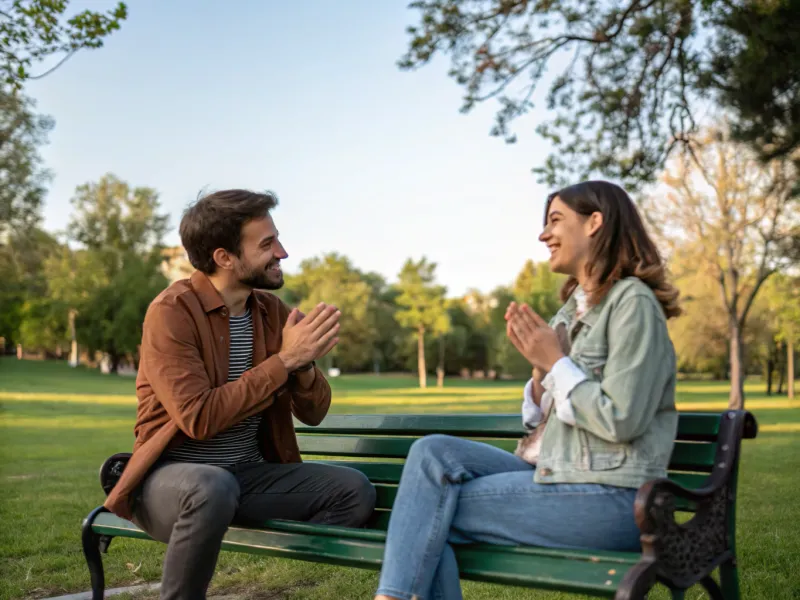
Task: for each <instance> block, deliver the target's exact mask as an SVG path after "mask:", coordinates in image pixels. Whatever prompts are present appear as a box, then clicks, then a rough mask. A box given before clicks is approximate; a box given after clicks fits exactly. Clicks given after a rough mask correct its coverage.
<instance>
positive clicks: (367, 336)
mask: <svg viewBox="0 0 800 600" xmlns="http://www.w3.org/2000/svg"><path fill="white" fill-rule="evenodd" d="M291 288H292V292H294V293H295V294H296V297H297V298H300V299H301V300H300V302H299V304H300V309H301V310H302V311H304V312H306V313H308V312H309V311H310V310H311V309H313V307H314V306H316V305H317V304H319V303H320V302H326V303H329V304H334V305H336V306H337V307H338V308H339V310H341V311H342V316H341V320H340V323H341V330H340V334H339V339H340V342H341V343H340V344H339V345H338V346H337V347H336V348H335V349H334V351H333V352H332V358H333V360H335V362H336V365H337V366H338V367H340V368H342V369H344V370H350V371H357V370H362V369H364V367H365V366H366V365H369V364H370V363H371V362H372V360H373V358H374V355H373V347H374V344H375V341H376V339H377V337H378V332H377V328H376V322H375V318H374V315H373V314H371V312H370V308H371V296H372V287H371V286H370V284H369V283H368V282H367V281H365V279H364V277H363V275H362V274H361V273H360V272H359V271H358V269H356V268H355V267H353V265H352V263H351V262H350V260H349V259H348V258H347V257H345V256H342V255H340V254H337V253H330V254H326V255H324V256H322V257H321V258H316V257H315V258H310V259H307V260H304V261H303V262H301V263H300V272H299V273H298V274H296V275H294V276H292V279H291Z"/></svg>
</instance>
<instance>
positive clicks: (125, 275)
mask: <svg viewBox="0 0 800 600" xmlns="http://www.w3.org/2000/svg"><path fill="white" fill-rule="evenodd" d="M121 267H122V268H121V269H119V270H118V271H116V272H114V273H110V274H109V273H106V275H108V277H107V279H106V281H105V282H104V284H103V285H99V286H97V287H96V288H94V289H92V290H91V291H90V293H89V294H87V297H86V299H85V301H84V302H83V303H81V304H80V305H79V306H80V308H79V309H78V310H79V312H78V318H77V321H76V329H77V334H78V341H79V343H80V344H81V345H83V346H85V347H87V348H88V349H89V351H90V352H94V351H96V350H97V351H102V352H107V353H108V354H109V357H110V358H111V362H112V368H114V369H115V368H116V366H117V364H118V362H119V359H120V358H121V357H122V356H124V355H126V354H130V355H132V356H136V355H137V353H138V352H137V349H138V346H139V343H140V342H141V339H142V321H143V319H144V315H145V313H146V312H147V307H148V306H149V305H150V302H152V300H153V298H155V297H156V296H157V295H158V294H159V292H161V291H162V290H163V289H164V288H166V287H167V279H166V278H165V277H164V275H163V274H162V273H161V272H160V271H159V269H158V261H157V255H154V254H151V255H144V256H143V255H140V254H136V253H133V252H127V253H125V254H124V255H123V256H122V262H121ZM101 272H102V271H101Z"/></svg>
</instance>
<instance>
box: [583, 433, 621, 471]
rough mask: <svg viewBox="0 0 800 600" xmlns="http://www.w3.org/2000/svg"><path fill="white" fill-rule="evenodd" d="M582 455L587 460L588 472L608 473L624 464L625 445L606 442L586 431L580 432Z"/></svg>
mask: <svg viewBox="0 0 800 600" xmlns="http://www.w3.org/2000/svg"><path fill="white" fill-rule="evenodd" d="M580 434H581V435H580V440H581V446H583V448H582V450H583V452H582V453H583V455H584V456H585V457H586V458H588V463H589V465H588V466H589V470H590V471H609V470H611V469H617V468H619V467H621V466H622V464H623V463H624V462H625V460H626V458H627V456H628V451H627V444H619V443H613V442H606V441H605V440H601V439H600V438H598V437H595V436H593V435H592V434H590V433H589V432H587V431H581V432H580Z"/></svg>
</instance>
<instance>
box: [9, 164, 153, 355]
mask: <svg viewBox="0 0 800 600" xmlns="http://www.w3.org/2000/svg"><path fill="white" fill-rule="evenodd" d="M72 204H73V207H74V212H73V215H72V218H71V220H70V223H69V226H68V239H69V240H70V241H72V242H74V243H76V244H78V245H79V247H78V248H77V249H72V248H70V247H69V246H67V245H64V246H62V247H61V248H60V249H59V250H58V251H56V252H53V253H51V255H50V256H48V257H47V259H45V260H44V261H43V262H42V264H41V268H40V272H41V275H40V276H41V278H42V279H43V281H44V282H45V288H46V293H45V294H43V295H42V297H40V298H37V299H35V300H32V299H29V301H28V303H27V304H26V305H25V306H24V309H23V310H22V312H21V321H22V325H21V331H22V333H23V335H24V339H25V341H26V343H27V344H30V345H33V346H34V347H39V346H50V345H52V344H58V342H59V340H61V341H65V337H66V333H65V328H66V325H67V320H68V314H69V311H70V310H75V311H77V319H76V333H77V339H78V343H79V344H80V345H81V346H83V347H84V348H87V349H88V350H89V351H90V352H94V351H101V352H106V353H108V355H109V357H110V359H111V363H112V368H114V369H115V368H116V366H117V365H118V363H119V361H120V359H121V358H122V357H123V356H125V355H131V356H133V357H134V358H135V357H136V355H137V349H138V345H139V342H140V340H141V335H142V321H143V319H144V314H145V312H146V310H147V307H148V305H149V304H150V302H151V301H152V300H153V298H154V297H155V296H156V295H157V294H158V293H159V292H160V291H161V290H163V289H164V288H165V287H166V286H167V283H168V282H167V280H166V278H165V277H164V275H163V274H162V273H161V271H160V262H161V254H160V251H161V248H162V246H161V244H162V237H163V235H164V233H165V232H166V230H167V227H168V226H169V223H168V217H167V216H166V215H163V214H161V213H160V205H159V201H158V195H157V194H156V192H155V191H154V190H152V189H150V188H134V189H131V188H130V186H128V184H127V183H125V182H123V181H120V180H119V179H117V178H116V177H114V176H113V175H106V176H105V177H103V178H102V179H101V180H100V181H99V182H97V183H88V184H85V185H81V186H79V187H78V188H77V190H76V193H75V196H74V198H73V200H72Z"/></svg>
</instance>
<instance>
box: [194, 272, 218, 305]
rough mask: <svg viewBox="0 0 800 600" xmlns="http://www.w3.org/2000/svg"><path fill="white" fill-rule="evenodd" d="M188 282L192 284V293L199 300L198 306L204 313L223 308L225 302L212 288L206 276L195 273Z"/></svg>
mask: <svg viewBox="0 0 800 600" xmlns="http://www.w3.org/2000/svg"><path fill="white" fill-rule="evenodd" d="M190 281H191V282H192V288H193V289H194V293H195V294H197V297H198V298H200V304H201V305H202V306H203V310H204V311H206V312H207V313H210V312H211V311H213V310H217V309H218V308H222V307H223V306H225V301H224V300H223V299H222V296H220V294H219V292H218V291H217V288H215V287H214V284H212V283H211V280H210V279H209V278H208V275H206V274H205V273H203V272H202V271H195V272H194V273H192V276H191V278H190Z"/></svg>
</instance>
